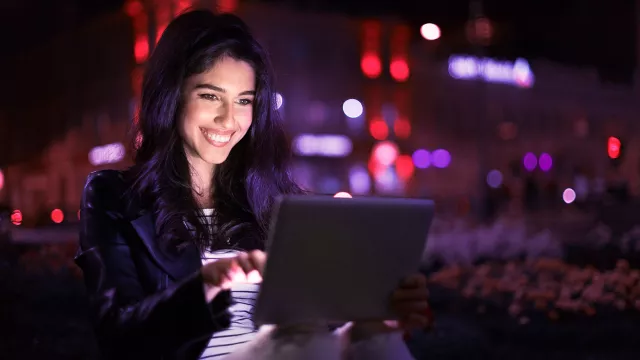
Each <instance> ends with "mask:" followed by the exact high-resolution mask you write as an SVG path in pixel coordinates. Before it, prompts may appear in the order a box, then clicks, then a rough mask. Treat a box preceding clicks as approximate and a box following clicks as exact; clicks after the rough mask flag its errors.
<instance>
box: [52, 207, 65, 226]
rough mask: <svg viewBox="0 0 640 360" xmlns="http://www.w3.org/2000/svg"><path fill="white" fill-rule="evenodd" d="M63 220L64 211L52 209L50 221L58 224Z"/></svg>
mask: <svg viewBox="0 0 640 360" xmlns="http://www.w3.org/2000/svg"><path fill="white" fill-rule="evenodd" d="M63 220H64V213H63V212H62V210H60V209H53V211H51V221H53V222H54V223H56V224H60V223H61V222H62V221H63Z"/></svg>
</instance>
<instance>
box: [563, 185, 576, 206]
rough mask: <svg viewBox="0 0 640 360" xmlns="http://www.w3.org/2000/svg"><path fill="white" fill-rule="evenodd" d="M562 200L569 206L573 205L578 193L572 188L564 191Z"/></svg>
mask: <svg viewBox="0 0 640 360" xmlns="http://www.w3.org/2000/svg"><path fill="white" fill-rule="evenodd" d="M562 200H563V201H564V202H565V203H567V204H571V203H572V202H574V201H575V200H576V192H575V191H574V190H573V189H572V188H566V189H564V191H563V192H562Z"/></svg>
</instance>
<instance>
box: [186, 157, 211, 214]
mask: <svg viewBox="0 0 640 360" xmlns="http://www.w3.org/2000/svg"><path fill="white" fill-rule="evenodd" d="M193 160H194V161H192V159H189V164H190V167H191V188H192V189H193V197H194V199H195V200H196V203H197V204H198V207H200V208H203V209H207V208H211V207H213V173H214V170H215V165H213V164H208V163H206V162H204V161H203V160H202V159H193Z"/></svg>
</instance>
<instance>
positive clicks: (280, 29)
mask: <svg viewBox="0 0 640 360" xmlns="http://www.w3.org/2000/svg"><path fill="white" fill-rule="evenodd" d="M189 7H209V8H212V9H214V8H217V9H219V10H221V11H224V12H234V13H237V14H238V15H240V16H241V17H242V18H243V19H244V20H245V21H246V22H247V23H248V24H249V25H250V27H251V28H252V29H253V32H254V33H255V35H256V36H257V37H258V38H259V40H260V41H261V42H262V43H263V44H264V45H265V47H266V48H267V50H268V51H269V53H270V55H271V57H272V60H273V64H274V68H275V71H276V74H277V91H278V93H277V99H276V102H277V107H278V111H279V112H280V113H281V115H282V117H283V119H284V121H285V124H286V127H287V130H288V131H289V134H290V136H291V142H292V146H293V149H294V152H295V166H294V174H295V177H296V179H297V180H298V181H299V182H300V184H301V185H303V186H304V187H305V188H307V189H309V190H312V191H314V192H317V193H323V194H330V195H333V194H336V193H339V192H347V193H349V194H351V195H352V196H366V195H378V196H402V197H426V198H431V199H434V200H436V204H437V218H436V220H435V222H434V225H433V228H432V231H431V236H430V239H429V242H428V245H427V251H426V253H425V255H424V271H425V272H427V273H428V274H429V276H430V280H431V287H432V289H433V292H434V307H435V308H436V310H439V311H436V313H437V315H439V318H440V321H439V324H440V327H439V330H438V331H436V333H434V334H428V335H422V334H419V336H416V337H415V339H414V340H411V341H410V343H411V346H412V349H413V350H414V351H416V354H418V358H430V359H433V358H436V359H454V358H455V359H457V358H466V359H497V358H500V359H501V358H513V357H514V356H518V357H519V358H527V356H530V357H528V358H532V359H533V358H540V357H542V356H544V357H546V358H556V356H557V358H560V357H562V358H564V359H566V358H571V359H573V358H576V359H578V358H580V359H581V358H585V359H587V358H589V359H618V358H620V359H622V358H625V359H626V358H629V359H632V358H637V357H638V355H639V354H640V347H639V346H638V345H636V343H637V341H635V340H634V338H633V334H637V333H638V330H640V325H637V324H638V320H640V316H638V315H639V314H640V271H639V270H638V269H640V202H639V201H638V196H640V123H639V122H638V119H639V118H640V101H638V99H639V96H640V67H639V66H638V64H639V62H640V57H639V56H638V54H640V46H639V45H640V36H639V35H640V2H639V1H635V0H610V1H596V0H583V1H580V2H578V1H569V0H559V1H553V2H552V1H550V0H548V1H547V0H544V1H543V0H539V1H515V2H514V1H507V0H448V1H415V0H396V1H391V2H389V1H382V0H368V1H365V0H346V1H345V0H342V1H341V0H324V1H319V0H295V1H294V0H262V1H260V0H246V1H243V0H218V1H215V0H126V1H123V0H94V1H84V2H82V1H72V0H60V1H44V0H30V1H24V2H23V1H20V0H4V1H3V2H2V3H0V20H1V21H0V39H1V43H2V47H3V50H2V53H3V55H2V56H1V57H0V64H1V66H0V71H2V83H3V86H2V88H0V94H1V96H0V334H1V335H2V338H3V340H0V358H3V359H5V358H7V359H13V358H22V359H27V358H28V359H30V358H43V357H44V358H48V359H90V358H95V357H96V353H95V346H94V345H93V342H92V339H91V334H90V330H89V329H90V328H89V325H88V322H87V318H86V304H85V299H84V297H83V296H84V289H83V287H82V284H81V282H80V280H79V279H80V277H79V273H78V269H77V268H76V267H75V266H74V265H73V262H72V259H73V255H74V252H75V250H76V246H77V228H76V226H77V223H78V207H79V203H80V195H81V191H82V187H83V184H84V181H85V179H86V177H87V175H88V174H89V173H90V172H91V171H95V170H99V169H106V168H117V169H124V168H126V167H128V166H129V165H131V156H132V152H131V149H132V147H131V146H130V145H131V144H133V143H134V142H135V134H131V133H130V126H131V121H132V119H134V117H135V113H136V111H137V104H138V101H139V96H140V85H141V80H142V73H143V69H144V66H145V62H146V60H147V58H148V56H149V54H150V53H151V52H152V51H153V48H154V45H155V43H156V42H157V40H158V38H159V36H160V35H161V34H162V31H163V29H164V28H165V27H166V26H167V24H168V22H169V21H171V19H172V18H173V17H175V16H176V15H177V14H179V13H180V12H182V11H184V10H185V9H187V8H189ZM545 334H546V335H545ZM558 349H559V350H558Z"/></svg>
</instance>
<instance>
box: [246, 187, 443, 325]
mask: <svg viewBox="0 0 640 360" xmlns="http://www.w3.org/2000/svg"><path fill="white" fill-rule="evenodd" d="M433 212H434V205H433V202H432V201H430V200H421V199H393V198H375V197H361V198H357V197H356V198H333V197H330V196H288V197H283V198H280V199H279V200H278V201H277V202H276V204H275V207H274V213H273V217H272V223H271V227H270V232H269V237H268V239H267V244H266V246H267V253H268V258H267V263H266V265H265V270H264V274H263V282H262V285H261V287H260V292H259V294H258V297H257V300H256V306H255V308H254V313H253V320H254V322H255V323H256V325H263V324H276V325H290V324H301V323H308V322H315V321H329V322H334V321H335V322H342V321H353V320H356V321H357V320H377V319H394V317H395V316H394V315H393V314H392V313H391V312H390V310H389V296H390V295H391V292H392V291H393V290H394V289H395V288H396V287H397V285H398V283H399V281H400V280H401V279H402V278H404V277H405V276H407V275H410V274H412V273H415V272H416V271H418V268H419V265H420V261H421V259H422V254H423V251H424V248H425V245H426V239H427V234H428V231H429V227H430V225H431V221H432V219H433Z"/></svg>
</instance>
